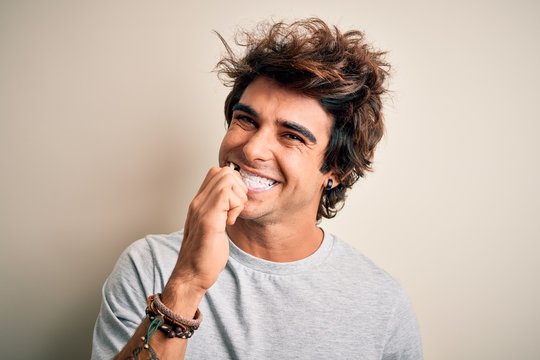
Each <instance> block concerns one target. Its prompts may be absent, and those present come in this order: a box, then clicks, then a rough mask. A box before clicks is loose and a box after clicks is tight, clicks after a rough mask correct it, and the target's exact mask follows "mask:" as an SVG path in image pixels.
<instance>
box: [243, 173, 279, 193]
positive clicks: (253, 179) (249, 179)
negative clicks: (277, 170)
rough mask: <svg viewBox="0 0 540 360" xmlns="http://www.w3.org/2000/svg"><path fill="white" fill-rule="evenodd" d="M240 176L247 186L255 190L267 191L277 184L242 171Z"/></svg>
mask: <svg viewBox="0 0 540 360" xmlns="http://www.w3.org/2000/svg"><path fill="white" fill-rule="evenodd" d="M240 175H241V176H242V180H244V183H245V184H246V186H247V187H248V188H250V189H254V190H267V189H270V188H271V187H272V186H274V184H275V183H276V181H275V180H272V179H267V178H264V177H261V176H257V175H254V174H249V173H246V172H245V171H243V170H242V169H240Z"/></svg>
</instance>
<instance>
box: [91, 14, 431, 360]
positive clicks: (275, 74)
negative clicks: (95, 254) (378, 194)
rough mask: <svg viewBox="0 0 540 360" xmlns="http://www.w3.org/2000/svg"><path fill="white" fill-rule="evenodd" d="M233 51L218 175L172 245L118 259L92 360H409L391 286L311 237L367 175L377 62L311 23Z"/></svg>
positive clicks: (407, 331)
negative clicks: (240, 53) (241, 52)
mask: <svg viewBox="0 0 540 360" xmlns="http://www.w3.org/2000/svg"><path fill="white" fill-rule="evenodd" d="M242 44H244V45H245V46H246V54H245V56H243V57H241V58H238V57H236V56H235V55H234V54H233V53H232V51H231V50H230V48H229V47H228V46H227V45H226V44H225V45H226V47H227V50H228V56H227V57H225V58H224V59H223V60H221V61H220V62H219V64H218V68H219V70H220V72H221V74H224V75H226V76H227V77H228V78H229V79H230V82H229V84H230V85H232V90H231V92H230V94H229V96H228V97H227V99H226V102H225V116H226V119H227V123H228V129H227V132H226V134H225V136H224V138H223V142H222V144H221V148H220V151H219V166H218V167H214V168H212V169H210V170H209V172H208V174H207V176H206V178H205V179H204V180H203V182H202V185H201V187H200V189H199V191H198V193H197V194H196V196H195V198H194V199H193V201H192V202H191V204H190V207H189V211H188V215H187V219H186V222H185V227H184V230H183V231H181V232H178V233H175V234H172V235H167V236H148V237H146V239H143V240H139V241H138V242H135V243H134V244H132V245H131V246H130V247H129V248H128V249H127V250H126V251H125V252H124V254H123V255H122V256H121V257H120V259H119V261H118V263H117V265H116V267H115V269H114V271H113V273H112V274H111V276H110V277H109V278H108V279H107V282H106V283H105V286H104V289H103V304H102V308H101V312H100V315H99V318H98V320H97V323H96V328H95V333H94V345H93V352H92V358H93V359H109V358H112V357H113V356H114V355H115V354H117V353H118V352H120V353H119V354H118V355H117V357H116V358H117V359H128V358H148V357H153V358H157V357H159V358H160V359H173V358H174V359H178V358H183V357H184V356H185V358H188V359H291V358H295V359H323V358H324V359H327V358H338V359H353V358H354V359H365V360H368V359H415V360H416V359H421V358H422V353H421V345H420V339H419V333H418V328H417V324H416V320H415V317H414V314H413V311H412V309H411V307H410V305H409V302H408V300H407V297H406V295H405V294H404V292H403V290H402V289H401V287H400V286H399V285H398V283H397V282H396V281H395V280H393V279H392V278H391V277H390V276H389V275H387V274H386V273H385V272H384V271H382V270H380V269H379V268H377V267H376V266H375V265H374V264H373V263H371V262H370V261H369V260H367V259H366V258H365V257H364V256H362V255H360V254H358V253H357V252H356V251H355V250H353V249H352V248H351V247H350V246H348V245H346V244H345V243H344V242H342V241H341V240H339V239H338V238H336V237H335V236H333V235H331V234H328V233H325V232H324V231H323V230H322V229H321V228H319V227H318V226H317V221H318V220H319V219H320V218H321V217H327V218H330V217H333V216H334V215H335V214H336V212H337V210H338V209H339V205H340V204H342V202H343V201H344V199H345V192H346V190H347V189H349V188H350V187H351V186H352V185H353V184H354V183H355V182H356V180H357V179H358V178H359V177H361V176H363V175H364V173H365V171H369V170H370V164H371V161H372V158H373V153H374V150H375V147H376V145H377V143H378V141H379V140H380V139H381V137H382V135H383V116H382V113H381V109H382V102H381V96H382V95H383V94H384V93H385V90H386V89H385V87H384V80H385V77H386V75H387V67H388V66H387V64H386V63H384V61H383V59H382V56H383V53H380V52H375V51H373V50H371V49H370V47H369V46H368V45H366V43H365V42H364V39H363V35H362V33H360V32H357V31H350V32H346V33H341V32H339V31H338V30H337V29H336V28H329V27H328V26H327V25H326V24H325V23H324V22H322V21H320V20H318V19H307V20H304V21H299V22H295V23H292V24H284V23H277V24H273V25H267V26H266V27H265V28H259V32H254V33H246V34H244V38H243V41H242ZM153 294H158V295H155V296H154V295H153ZM149 296H151V297H150V298H149V300H148V302H147V301H146V299H147V297H149ZM198 309H199V310H200V312H199V311H198ZM145 311H146V314H145ZM201 314H203V315H204V321H203V322H202V324H201V326H200V328H199V327H198V325H199V321H198V320H200V319H201ZM145 315H146V316H145ZM141 319H142V322H141ZM192 334H193V337H191V335H192ZM187 338H189V340H188V339H187Z"/></svg>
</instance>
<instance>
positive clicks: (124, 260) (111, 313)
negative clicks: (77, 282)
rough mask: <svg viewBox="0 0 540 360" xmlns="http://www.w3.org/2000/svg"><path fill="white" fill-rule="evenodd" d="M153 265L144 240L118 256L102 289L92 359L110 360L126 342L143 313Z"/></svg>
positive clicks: (152, 275)
mask: <svg viewBox="0 0 540 360" xmlns="http://www.w3.org/2000/svg"><path fill="white" fill-rule="evenodd" d="M153 272H154V265H153V258H152V253H151V251H150V247H149V245H148V242H147V241H146V240H145V239H141V240H138V241H136V242H134V243H133V244H131V245H130V246H129V247H128V248H127V249H126V250H125V251H124V252H123V253H122V255H120V258H119V259H118V261H117V263H116V265H115V267H114V269H113V271H112V273H111V274H110V276H109V277H108V278H107V280H106V281H105V284H104V285H103V289H102V303H101V309H100V312H99V315H98V318H97V320H96V324H95V327H94V337H93V342H92V357H91V359H92V360H101V359H107V360H110V359H112V358H113V357H114V356H115V355H116V354H117V353H118V352H119V351H120V350H121V349H122V348H123V347H124V345H125V344H126V343H127V342H128V340H129V339H130V338H131V337H132V335H133V333H134V332H135V330H136V329H137V327H138V326H139V324H140V323H141V321H142V319H143V318H144V315H145V309H146V298H147V296H148V294H150V293H152V291H153V279H154V274H153Z"/></svg>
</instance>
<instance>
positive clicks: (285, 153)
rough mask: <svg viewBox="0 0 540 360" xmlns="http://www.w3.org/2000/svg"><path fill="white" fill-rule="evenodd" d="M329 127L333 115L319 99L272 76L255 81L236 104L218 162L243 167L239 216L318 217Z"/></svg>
mask: <svg viewBox="0 0 540 360" xmlns="http://www.w3.org/2000/svg"><path fill="white" fill-rule="evenodd" d="M331 127H332V117H331V115H329V114H328V113H327V112H326V111H325V110H324V109H323V108H322V106H321V105H320V104H319V103H318V102H317V100H315V99H312V98H309V97H306V96H304V95H302V94H300V93H298V92H295V91H292V90H289V89H286V88H283V87H281V86H280V85H279V84H277V83H276V82H274V81H273V80H271V79H269V78H266V77H258V78H257V79H255V80H254V81H253V82H252V83H251V84H250V85H249V86H248V87H247V88H246V90H245V91H244V93H243V95H242V97H241V99H240V101H239V103H238V104H237V105H235V106H234V108H233V115H232V120H231V123H230V126H229V129H228V130H227V133H226V134H225V137H224V138H223V142H222V143H221V148H220V150H219V162H220V165H221V166H227V165H229V163H234V164H237V165H239V166H240V169H241V170H240V174H241V175H242V177H243V179H244V182H245V183H246V185H247V186H248V189H249V191H248V202H247V203H246V205H245V207H244V210H243V211H242V213H241V214H240V218H242V219H246V220H247V219H250V220H258V221H259V222H264V223H269V222H274V223H275V222H282V221H294V220H295V219H301V218H303V219H306V217H307V218H311V219H313V221H315V217H316V214H317V209H318V205H319V200H320V198H321V193H322V191H323V188H324V186H325V185H326V183H327V181H328V178H329V174H322V173H321V172H320V168H321V165H322V162H323V158H324V153H325V150H326V147H327V146H328V142H329V138H330V132H331ZM334 183H336V181H335V179H334Z"/></svg>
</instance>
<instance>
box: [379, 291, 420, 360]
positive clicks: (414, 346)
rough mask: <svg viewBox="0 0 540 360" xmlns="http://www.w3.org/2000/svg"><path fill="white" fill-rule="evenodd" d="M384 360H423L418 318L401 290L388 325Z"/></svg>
mask: <svg viewBox="0 0 540 360" xmlns="http://www.w3.org/2000/svg"><path fill="white" fill-rule="evenodd" d="M387 338H388V340H387V342H386V345H385V348H384V352H383V360H422V359H423V358H424V357H423V354H422V342H421V339H420V331H419V328H418V322H417V320H416V316H415V314H414V311H413V309H412V306H411V304H410V301H409V299H408V297H407V295H406V294H405V291H403V289H401V291H400V294H399V296H398V298H397V301H396V306H395V308H394V314H393V317H392V318H391V320H390V322H389V324H388V332H387Z"/></svg>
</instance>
